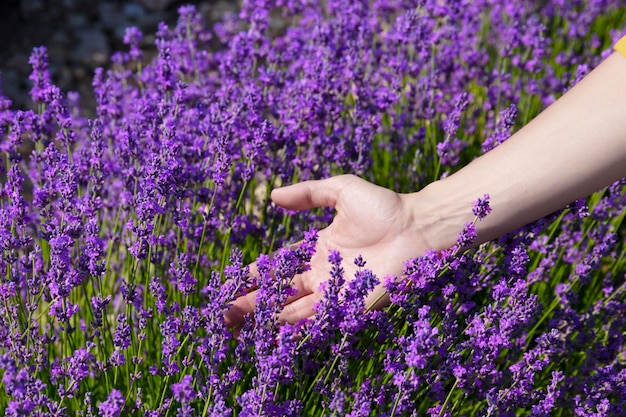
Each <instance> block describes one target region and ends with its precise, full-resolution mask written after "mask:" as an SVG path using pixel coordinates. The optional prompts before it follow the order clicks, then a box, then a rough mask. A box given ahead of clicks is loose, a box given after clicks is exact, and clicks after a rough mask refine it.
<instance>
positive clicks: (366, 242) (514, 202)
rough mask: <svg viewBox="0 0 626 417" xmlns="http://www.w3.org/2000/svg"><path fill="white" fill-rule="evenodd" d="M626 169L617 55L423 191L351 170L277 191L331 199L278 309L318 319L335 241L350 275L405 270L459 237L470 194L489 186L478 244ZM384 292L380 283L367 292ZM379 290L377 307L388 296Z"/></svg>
mask: <svg viewBox="0 0 626 417" xmlns="http://www.w3.org/2000/svg"><path fill="white" fill-rule="evenodd" d="M623 177H626V58H625V57H624V56H622V55H621V54H619V53H614V54H612V55H611V56H609V57H608V58H607V59H606V60H605V61H604V62H602V63H601V64H600V65H599V66H598V67H597V68H595V69H594V70H593V71H592V72H591V73H589V74H588V75H587V76H586V77H585V78H584V79H583V80H582V81H581V82H579V83H578V84H577V85H576V86H575V87H573V88H572V89H571V90H569V91H568V92H567V93H566V94H564V95H563V96H562V97H561V98H560V99H559V100H557V101H556V102H555V103H553V104H552V105H551V106H550V107H548V108H547V109H546V110H544V111H543V112H542V113H541V114H540V115H539V116H537V117H536V118H535V119H534V120H532V121H531V122H530V123H528V124H527V125H526V126H525V127H524V128H522V129H520V130H519V131H518V132H516V133H515V134H514V135H513V136H511V137H510V138H509V139H508V140H507V141H506V142H504V143H503V144H501V145H500V146H498V147H497V148H495V149H494V150H492V151H490V152H488V153H486V154H484V155H482V156H481V157H479V158H477V159H475V160H474V161H473V162H471V163H470V164H468V165H467V166H465V167H464V168H463V169H461V170H459V171H458V172H456V173H455V174H453V175H451V176H449V177H447V178H445V179H443V180H440V181H436V182H433V183H431V184H430V185H428V186H427V187H425V188H424V189H423V190H421V191H419V192H416V193H410V194H399V193H396V192H394V191H391V190H388V189H385V188H382V187H378V186H376V185H373V184H371V183H369V182H367V181H364V180H362V179H360V178H358V177H356V176H353V175H341V176H337V177H332V178H328V179H324V180H320V181H305V182H301V183H297V184H293V185H289V186H286V187H282V188H277V189H275V190H273V191H272V195H271V198H272V200H273V201H274V202H275V203H276V204H278V205H279V206H282V207H284V208H287V209H291V210H307V209H310V208H313V207H333V208H334V209H335V210H336V212H337V213H336V215H335V218H334V220H333V222H332V223H331V224H330V225H329V226H328V227H327V228H325V229H323V230H322V231H320V233H319V240H318V243H317V247H316V254H315V255H314V257H313V259H312V261H311V270H310V271H307V272H306V273H304V274H301V275H299V276H297V277H296V278H295V279H294V282H293V285H294V286H295V287H296V288H297V290H298V294H297V295H296V296H294V297H291V298H289V299H288V300H287V303H286V305H285V307H284V310H283V312H282V314H281V316H280V317H279V319H280V320H281V321H283V322H289V323H294V322H296V321H298V320H300V319H303V318H307V317H312V315H313V305H314V303H315V302H317V301H318V300H320V299H321V297H322V293H321V292H320V291H319V285H320V284H321V283H322V282H324V281H325V280H326V279H327V277H328V273H329V270H330V265H329V263H328V261H327V258H328V251H329V249H335V250H339V251H340V252H341V255H342V257H343V259H344V260H345V261H344V264H343V265H342V266H343V267H344V269H345V271H346V273H345V275H344V276H345V277H346V279H350V277H352V276H353V273H354V271H355V270H356V267H355V266H354V265H353V264H352V262H351V261H352V259H354V258H355V257H356V256H357V255H359V254H360V255H362V256H363V259H365V260H366V261H367V267H368V268H370V269H371V270H372V271H373V272H374V273H375V274H377V275H378V276H379V277H381V278H382V277H384V276H386V275H389V274H391V275H401V274H402V269H403V265H404V262H405V261H406V260H408V259H410V258H413V257H416V256H419V255H422V254H423V253H424V252H425V251H426V250H428V249H435V250H441V249H447V248H450V247H452V246H453V245H454V244H455V243H456V238H457V236H458V233H459V232H460V231H461V230H462V228H463V225H464V224H465V223H466V222H469V221H473V220H474V215H473V214H472V211H471V207H472V202H473V201H475V200H476V199H477V198H478V197H482V196H483V195H484V194H485V193H487V194H489V195H490V197H491V200H490V205H491V207H492V212H491V214H489V215H488V216H487V217H486V218H485V219H484V220H483V221H481V222H479V223H478V224H477V234H478V240H477V243H482V242H485V241H488V240H491V239H495V238H497V237H499V236H501V235H503V234H505V233H508V232H510V231H513V230H515V229H517V228H519V227H521V226H523V225H525V224H528V223H530V222H532V221H534V220H537V219H539V218H541V217H543V216H545V215H547V214H550V213H552V212H554V211H555V210H558V209H560V208H562V207H564V206H566V205H567V204H568V203H570V202H572V201H575V200H577V199H579V198H582V197H585V196H588V195H589V194H591V193H593V192H595V191H597V190H599V189H601V188H603V187H605V186H608V185H610V184H611V183H613V182H615V181H617V180H619V179H620V178H623ZM381 294H384V289H383V288H382V286H379V287H377V288H376V289H375V290H374V291H373V293H372V294H371V295H370V296H369V298H368V300H367V302H368V303H371V302H373V301H374V300H376V299H378V297H379V296H380V295H381ZM255 297H256V293H255V291H251V292H249V293H248V294H246V295H244V296H242V297H240V298H238V299H237V300H235V301H234V303H233V306H232V307H231V308H230V309H229V310H228V311H226V312H225V318H226V321H227V323H228V324H229V325H231V326H237V325H239V324H241V323H242V321H243V317H244V315H245V314H247V313H252V312H253V311H254V307H255V301H254V300H255ZM386 302H387V300H386V299H385V298H384V297H383V299H382V300H380V301H379V302H378V304H377V306H376V307H381V306H384V305H385V304H386Z"/></svg>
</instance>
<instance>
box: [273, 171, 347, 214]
mask: <svg viewBox="0 0 626 417" xmlns="http://www.w3.org/2000/svg"><path fill="white" fill-rule="evenodd" d="M349 177H352V176H351V175H340V176H337V177H331V178H327V179H324V180H312V181H303V182H300V183H297V184H292V185H288V186H286V187H281V188H276V189H274V190H272V194H271V197H272V201H274V203H276V204H278V205H279V206H281V207H283V208H286V209H289V210H306V209H310V208H313V207H333V208H334V207H335V206H336V204H337V197H338V195H339V192H340V191H341V189H342V188H343V187H344V186H346V184H347V183H348V182H349V181H350V179H349ZM355 178H356V177H355Z"/></svg>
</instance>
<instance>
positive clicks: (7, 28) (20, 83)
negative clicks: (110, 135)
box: [0, 0, 239, 109]
mask: <svg viewBox="0 0 626 417" xmlns="http://www.w3.org/2000/svg"><path fill="white" fill-rule="evenodd" d="M238 3H239V1H238V0H127V1H124V0H0V77H1V87H2V91H3V92H4V95H5V96H7V97H8V98H10V99H11V101H13V106H12V108H14V109H26V108H29V107H31V106H32V103H31V101H30V98H29V96H28V92H29V90H30V87H31V83H30V80H29V79H28V76H29V74H30V72H31V67H30V65H29V64H28V57H29V56H30V54H31V52H32V50H33V48H34V47H36V46H41V45H45V46H46V47H47V48H48V55H49V58H50V73H51V75H52V81H53V82H54V83H55V84H56V85H57V86H59V87H60V88H61V90H62V91H63V92H66V93H67V92H68V91H77V92H79V93H80V96H81V103H82V104H83V105H86V106H89V104H90V103H91V102H92V101H93V98H92V97H93V92H92V87H91V80H92V78H93V70H94V69H95V68H97V67H105V68H106V67H107V66H108V65H109V57H110V55H111V54H112V53H113V52H115V51H118V50H126V47H125V45H124V44H123V43H122V40H123V37H124V31H125V29H126V28H127V27H129V26H137V27H138V28H139V29H140V30H141V31H142V32H143V34H144V39H143V45H142V46H143V48H142V49H143V50H145V51H148V52H150V51H153V50H154V33H155V32H156V29H157V25H158V24H159V22H161V21H164V22H166V23H168V24H170V25H174V24H175V22H176V20H177V16H178V15H177V10H178V8H179V7H180V6H181V5H184V4H194V5H195V6H196V8H197V9H198V10H199V11H200V12H201V13H202V15H203V16H204V18H205V20H206V21H207V22H208V23H209V24H212V22H215V21H217V20H219V19H220V18H221V17H222V16H223V15H224V14H226V13H236V12H237V10H238V7H239V6H238Z"/></svg>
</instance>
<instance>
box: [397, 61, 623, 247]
mask: <svg viewBox="0 0 626 417" xmlns="http://www.w3.org/2000/svg"><path fill="white" fill-rule="evenodd" d="M624 176H626V58H625V57H624V56H622V55H620V54H619V53H614V54H612V55H611V56H609V57H608V58H607V59H606V60H605V61H604V62H602V63H601V64H600V65H599V66H598V67H597V68H595V69H594V70H593V71H592V72H591V73H589V74H588V75H587V76H586V77H585V78H584V79H583V80H581V81H580V82H579V83H578V84H577V85H576V86H574V87H573V88H572V89H571V90H569V91H568V92H567V93H566V94H564V95H563V96H562V97H561V98H560V99H559V100H557V101H556V102H555V103H553V104H552V105H551V106H550V107H548V108H547V109H546V110H544V111H543V112H542V113H541V114H540V115H539V116H537V117H536V118H535V119H533V120H532V121H531V122H530V123H528V124H527V125H526V126H524V127H523V128H522V129H520V130H519V131H518V132H517V133H515V134H514V135H513V136H512V137H511V138H509V139H508V140H507V141H506V142H504V143H503V144H501V145H500V146H498V147H497V148H495V149H493V150H492V151H490V152H488V153H486V154H484V155H482V156H481V157H479V158H477V159H475V160H474V161H473V162H471V163H470V164H468V165H467V166H465V167H464V168H463V169H461V170H459V171H458V172H457V173H455V174H454V175H451V176H450V177H448V178H445V179H443V180H440V181H436V182H434V183H432V184H430V185H428V186H427V187H426V188H425V189H424V190H422V191H420V192H419V193H415V194H412V195H411V196H410V197H409V198H410V199H411V200H412V203H411V204H412V206H413V207H414V209H415V213H414V218H415V221H416V223H417V224H416V228H417V229H419V230H420V232H421V234H422V235H423V236H425V239H426V241H427V242H428V246H430V247H431V248H432V249H445V248H447V247H450V246H452V245H453V244H454V243H455V241H456V237H457V235H458V233H459V232H460V231H461V228H462V227H463V224H464V223H465V222H467V221H471V220H472V216H473V215H472V213H471V212H469V211H468V209H467V208H468V207H471V204H472V201H474V200H475V199H476V198H477V197H479V196H482V195H483V194H485V193H488V194H489V195H490V197H491V200H490V205H491V207H492V209H493V211H492V213H491V214H490V215H489V216H487V218H485V219H484V220H483V221H481V222H480V223H479V224H478V225H477V234H478V241H477V243H481V242H485V241H488V240H491V239H494V238H497V237H499V236H501V235H503V234H505V233H507V232H510V231H512V230H515V229H517V228H518V227H521V226H523V225H525V224H527V223H529V222H531V221H534V220H536V219H538V218H541V217H543V216H545V215H547V214H549V213H551V212H553V211H555V210H557V209H559V208H562V207H564V206H565V205H567V204H568V203H570V202H572V201H575V200H577V199H579V198H582V197H585V196H587V195H589V194H591V193H593V192H594V191H597V190H599V189H601V188H602V187H604V186H607V185H609V184H611V183H612V182H614V181H616V180H618V179H620V178H622V177H624ZM421 202H427V206H425V205H424V204H422V203H421Z"/></svg>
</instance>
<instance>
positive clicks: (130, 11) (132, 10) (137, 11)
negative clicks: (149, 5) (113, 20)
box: [122, 3, 146, 22]
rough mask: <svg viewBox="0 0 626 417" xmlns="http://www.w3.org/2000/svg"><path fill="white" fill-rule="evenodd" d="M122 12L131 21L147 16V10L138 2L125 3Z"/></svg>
mask: <svg viewBox="0 0 626 417" xmlns="http://www.w3.org/2000/svg"><path fill="white" fill-rule="evenodd" d="M122 14H123V15H124V17H126V18H127V19H128V20H130V21H131V22H139V21H141V20H142V19H144V18H145V16H146V10H145V9H144V8H143V7H142V6H141V4H138V3H125V4H124V6H122Z"/></svg>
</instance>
